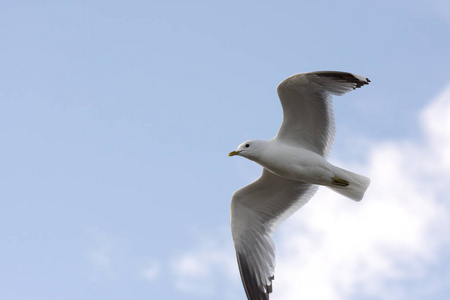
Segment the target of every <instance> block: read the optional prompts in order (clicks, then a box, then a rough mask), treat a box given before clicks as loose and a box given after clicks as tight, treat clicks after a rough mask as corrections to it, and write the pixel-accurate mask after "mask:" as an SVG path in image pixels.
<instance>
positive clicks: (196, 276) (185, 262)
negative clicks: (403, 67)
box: [174, 85, 450, 300]
mask: <svg viewBox="0 0 450 300" xmlns="http://www.w3.org/2000/svg"><path fill="white" fill-rule="evenodd" d="M420 130H422V131H423V135H424V136H423V139H422V140H399V141H382V142H376V143H375V142H374V143H373V144H371V145H370V146H369V147H368V150H367V156H366V157H365V158H364V159H365V161H366V162H365V163H364V164H362V165H348V164H345V163H336V164H337V165H339V166H343V167H345V168H347V169H349V170H352V171H355V172H359V173H361V174H364V175H367V176H369V177H370V178H371V180H372V183H371V186H370V187H369V190H368V192H367V194H366V197H365V198H364V199H363V201H362V202H359V203H357V202H353V201H351V200H348V199H345V198H343V197H341V196H340V195H338V194H336V193H333V192H332V191H331V190H328V189H326V188H321V189H320V191H319V193H318V194H317V195H316V196H315V197H314V198H313V199H312V201H311V202H310V203H309V204H307V205H306V206H305V207H303V208H302V209H301V210H300V211H299V212H297V213H296V214H294V216H292V217H291V218H290V219H289V220H288V221H287V222H286V223H285V224H282V225H281V227H280V229H279V231H278V233H277V234H276V236H275V240H276V245H277V267H276V271H275V281H274V292H273V294H272V296H271V299H273V300H276V299H283V300H289V299H326V300H341V299H352V298H353V299H380V300H387V299H430V298H433V297H432V295H433V293H435V292H436V291H437V290H439V289H442V287H443V286H444V284H445V281H442V280H440V281H439V279H441V278H439V277H438V276H437V275H434V274H432V271H431V269H432V268H439V264H440V263H441V261H443V260H444V259H448V260H450V257H448V256H447V257H446V256H445V255H448V254H446V252H444V250H449V248H450V232H449V231H450V205H449V204H448V203H446V200H447V199H448V194H449V193H450V175H449V170H450V85H449V86H448V87H447V88H446V89H445V90H444V91H443V92H442V93H441V94H440V95H439V96H438V97H436V99H434V100H433V101H432V102H431V103H430V105H429V106H428V107H427V108H426V109H424V111H423V113H422V114H421V123H420ZM225 238H226V239H231V237H230V236H229V235H226V236H223V235H222V236H220V237H212V238H211V237H210V238H208V239H203V240H202V241H201V243H200V244H199V246H198V247H197V248H195V249H191V250H190V251H188V252H186V253H184V254H182V255H180V257H179V258H177V259H176V260H175V263H174V271H175V273H176V276H177V277H176V278H177V283H176V284H177V287H178V288H180V289H181V290H183V291H185V292H189V293H197V294H198V295H200V294H201V295H208V296H210V297H211V296H212V295H214V298H215V299H228V298H230V299H231V298H232V297H231V296H226V297H225V296H223V294H222V293H220V292H218V291H222V290H221V289H219V288H218V284H217V282H214V278H220V284H221V285H222V286H223V285H225V286H227V287H228V289H229V290H233V291H234V292H235V293H237V294H236V296H235V297H236V298H239V297H241V298H242V297H243V296H244V291H243V289H242V287H241V283H240V280H239V279H236V278H237V276H238V270H237V264H236V262H235V256H234V252H233V251H232V249H229V248H227V247H229V245H231V242H229V243H226V244H225V243H224V242H223V239H225ZM225 245H226V246H225ZM448 269H449V266H446V267H445V266H442V267H441V269H440V272H441V274H440V275H439V276H441V275H442V274H444V276H446V277H447V278H448V277H450V274H448V273H449V271H447V270H448ZM436 278H437V279H438V280H435V279H436ZM437 282H441V283H437ZM442 282H444V283H442ZM418 283H421V285H419V284H418ZM230 287H233V289H230ZM234 287H237V289H236V288H234Z"/></svg>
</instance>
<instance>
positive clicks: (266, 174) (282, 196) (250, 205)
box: [229, 71, 370, 300]
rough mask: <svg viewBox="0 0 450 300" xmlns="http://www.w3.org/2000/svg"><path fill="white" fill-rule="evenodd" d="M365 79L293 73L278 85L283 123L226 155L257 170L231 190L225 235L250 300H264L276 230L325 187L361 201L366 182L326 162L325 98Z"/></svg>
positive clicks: (330, 129)
mask: <svg viewBox="0 0 450 300" xmlns="http://www.w3.org/2000/svg"><path fill="white" fill-rule="evenodd" d="M369 82H370V80H369V79H368V78H366V77H363V76H360V75H356V74H351V73H346V72H337V71H321V72H311V73H301V74H295V75H293V76H291V77H288V78H286V79H285V80H284V81H283V82H281V83H280V84H279V85H278V87H277V92H278V96H279V98H280V101H281V106H282V107H283V122H282V124H281V128H280V129H279V131H278V133H277V135H276V136H275V137H274V138H272V139H270V140H267V141H263V140H249V141H246V142H244V143H242V144H240V145H239V147H238V148H237V149H236V150H235V151H232V152H230V154H229V156H235V155H238V156H243V157H245V158H247V159H250V160H252V161H254V162H256V163H258V164H260V165H261V166H262V167H263V171H262V175H261V177H259V178H258V179H257V180H256V181H254V182H253V183H250V184H249V185H247V186H245V187H243V188H241V189H239V190H237V191H236V192H234V194H233V196H232V200H231V232H232V236H233V242H234V247H235V250H236V257H237V262H238V265H239V271H240V274H241V279H242V284H243V285H244V289H245V293H246V294H247V298H248V299H249V300H268V299H269V293H271V292H272V280H274V268H275V245H274V243H273V241H272V238H271V236H272V234H273V232H274V231H275V229H276V228H277V226H278V225H279V224H280V223H281V222H282V221H284V220H285V219H286V218H288V217H289V216H291V215H292V214H293V213H294V212H295V211H296V210H298V209H299V208H300V207H301V206H302V205H304V204H305V203H306V202H307V201H308V200H309V199H310V198H311V197H312V196H313V195H314V193H315V192H316V191H317V189H318V186H320V185H322V186H326V187H328V188H330V189H332V190H334V191H336V192H338V193H339V194H341V195H344V196H346V197H348V198H350V199H352V200H355V201H360V200H361V199H362V198H363V196H364V193H365V191H366V190H367V188H368V186H369V184H370V179H369V178H367V177H365V176H362V175H358V174H355V173H352V172H350V171H347V170H344V169H341V168H339V167H336V166H334V165H332V164H331V163H329V162H328V161H327V160H326V158H327V157H328V155H329V153H330V150H331V148H332V146H333V143H334V136H335V123H334V114H333V105H332V95H338V96H340V95H343V94H345V93H347V92H350V91H351V90H354V89H356V88H360V87H362V86H363V85H366V84H369Z"/></svg>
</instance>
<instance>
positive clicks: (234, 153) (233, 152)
mask: <svg viewBox="0 0 450 300" xmlns="http://www.w3.org/2000/svg"><path fill="white" fill-rule="evenodd" d="M239 152H241V151H231V152H230V154H228V156H234V155H238V154H239Z"/></svg>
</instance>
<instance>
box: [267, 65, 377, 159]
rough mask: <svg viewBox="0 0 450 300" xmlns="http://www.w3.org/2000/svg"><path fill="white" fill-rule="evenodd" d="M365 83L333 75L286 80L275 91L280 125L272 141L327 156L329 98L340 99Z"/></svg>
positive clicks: (349, 76)
mask: <svg viewBox="0 0 450 300" xmlns="http://www.w3.org/2000/svg"><path fill="white" fill-rule="evenodd" d="M369 82H370V80H369V79H368V78H366V77H363V76H360V75H355V74H351V73H345V72H336V71H322V72H311V73H302V74H296V75H292V76H291V77H288V78H286V79H285V80H284V81H283V82H281V83H280V84H279V85H278V88H277V92H278V96H279V97H280V101H281V105H282V107H283V123H282V124H281V128H280V130H279V131H278V134H277V136H276V137H275V138H276V139H279V140H282V141H284V142H287V143H290V144H294V145H298V146H302V147H304V148H307V149H309V150H311V151H314V152H316V153H318V154H321V155H323V156H324V157H326V156H328V154H329V152H330V150H331V147H332V146H333V143H334V134H335V125H334V114H333V105H332V101H331V98H332V95H339V96H340V95H343V94H345V93H347V92H350V91H351V90H354V89H356V88H359V87H362V86H363V85H365V84H369Z"/></svg>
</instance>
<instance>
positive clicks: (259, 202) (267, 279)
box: [231, 169, 317, 300]
mask: <svg viewBox="0 0 450 300" xmlns="http://www.w3.org/2000/svg"><path fill="white" fill-rule="evenodd" d="M316 191H317V186H313V185H311V184H309V183H305V182H299V181H294V180H289V179H285V178H281V177H279V176H277V175H274V174H272V173H271V172H269V171H267V170H266V169H264V170H263V174H262V175H261V177H260V178H259V179H257V180H256V181H254V182H253V183H251V184H249V185H247V186H245V187H243V188H242V189H239V190H237V191H236V192H235V193H234V194H233V198H232V201H231V231H232V235H233V241H234V246H235V249H236V257H237V261H238V265H239V271H240V274H241V279H242V283H243V285H244V289H245V292H246V294H247V297H248V299H251V300H268V299H269V293H271V292H272V280H273V279H274V268H275V246H274V243H273V241H272V238H271V235H272V233H273V232H274V230H275V229H276V227H277V226H278V224H280V223H281V222H282V221H283V220H284V219H286V218H287V217H289V216H290V215H291V214H292V213H294V212H295V211H296V210H297V209H299V208H300V207H301V206H302V205H303V204H305V203H306V202H307V201H308V200H309V199H310V198H311V197H312V196H313V195H314V193H315V192H316Z"/></svg>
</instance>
